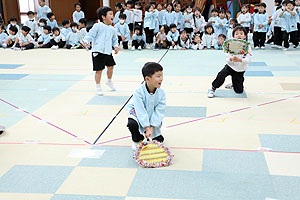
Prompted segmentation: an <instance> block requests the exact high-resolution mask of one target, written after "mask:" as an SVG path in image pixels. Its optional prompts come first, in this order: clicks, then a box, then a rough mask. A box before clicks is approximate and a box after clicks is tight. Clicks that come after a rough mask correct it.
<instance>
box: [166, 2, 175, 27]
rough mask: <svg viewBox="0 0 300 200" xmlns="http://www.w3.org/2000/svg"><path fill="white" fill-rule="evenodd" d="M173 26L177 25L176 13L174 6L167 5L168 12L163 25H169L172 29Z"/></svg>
mask: <svg viewBox="0 0 300 200" xmlns="http://www.w3.org/2000/svg"><path fill="white" fill-rule="evenodd" d="M171 24H175V25H176V24H177V21H176V16H175V12H173V4H172V3H168V4H167V10H166V12H165V13H164V18H163V25H167V26H169V27H170V25H171Z"/></svg>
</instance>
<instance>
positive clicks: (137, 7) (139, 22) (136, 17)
mask: <svg viewBox="0 0 300 200" xmlns="http://www.w3.org/2000/svg"><path fill="white" fill-rule="evenodd" d="M142 9H143V8H142V3H141V2H140V1H137V2H135V4H134V9H133V11H132V12H133V23H134V26H140V27H141V28H142V29H143V28H144V23H143V11H142Z"/></svg>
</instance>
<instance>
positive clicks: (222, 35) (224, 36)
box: [218, 34, 226, 40]
mask: <svg viewBox="0 0 300 200" xmlns="http://www.w3.org/2000/svg"><path fill="white" fill-rule="evenodd" d="M219 37H222V38H224V40H226V35H224V34H220V35H219V36H218V38H219Z"/></svg>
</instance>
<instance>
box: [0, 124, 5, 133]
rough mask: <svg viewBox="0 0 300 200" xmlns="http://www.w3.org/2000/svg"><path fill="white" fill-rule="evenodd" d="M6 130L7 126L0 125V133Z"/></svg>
mask: <svg viewBox="0 0 300 200" xmlns="http://www.w3.org/2000/svg"><path fill="white" fill-rule="evenodd" d="M4 131H5V127H4V126H1V125H0V135H1V134H2V133H3V132H4Z"/></svg>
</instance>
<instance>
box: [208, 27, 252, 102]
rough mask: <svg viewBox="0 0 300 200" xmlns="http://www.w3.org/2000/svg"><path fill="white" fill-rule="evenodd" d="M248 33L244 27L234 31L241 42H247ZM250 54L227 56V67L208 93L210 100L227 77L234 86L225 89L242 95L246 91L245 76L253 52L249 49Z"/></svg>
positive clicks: (230, 85)
mask: <svg viewBox="0 0 300 200" xmlns="http://www.w3.org/2000/svg"><path fill="white" fill-rule="evenodd" d="M246 35H247V31H246V29H245V28H244V27H243V26H237V27H235V28H234V29H233V38H234V39H239V40H245V39H246ZM248 51H249V53H248V54H246V55H235V56H232V55H231V54H230V53H227V54H226V65H225V67H224V68H223V69H222V70H221V71H220V72H219V73H218V75H217V77H216V79H215V80H214V81H213V82H212V89H211V90H210V92H209V93H208V97H209V98H213V97H214V94H215V91H216V89H218V88H219V87H221V85H223V83H224V82H225V79H226V77H227V76H229V75H230V76H231V78H232V84H228V85H226V86H225V87H226V88H227V89H232V88H233V90H234V91H235V92H236V93H238V94H240V93H243V91H244V74H245V71H246V69H247V68H248V64H249V63H250V62H251V57H252V52H251V47H249V50H248Z"/></svg>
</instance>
